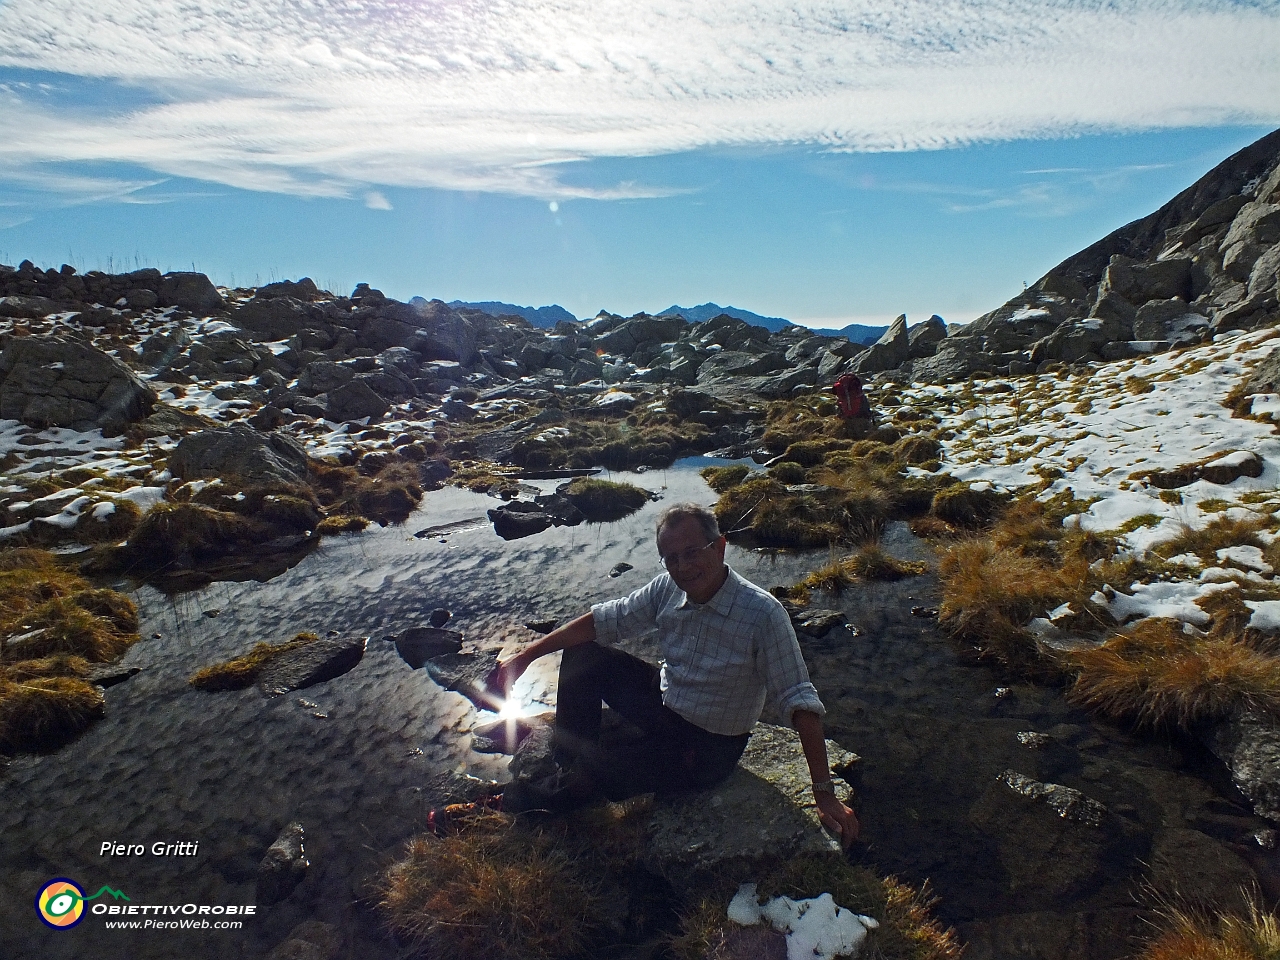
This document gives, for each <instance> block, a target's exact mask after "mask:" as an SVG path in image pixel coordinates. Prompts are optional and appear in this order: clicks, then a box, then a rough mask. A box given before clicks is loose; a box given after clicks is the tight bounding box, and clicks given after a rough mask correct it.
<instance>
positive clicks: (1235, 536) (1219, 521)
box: [1155, 516, 1263, 563]
mask: <svg viewBox="0 0 1280 960" xmlns="http://www.w3.org/2000/svg"><path fill="white" fill-rule="evenodd" d="M1262 529H1263V522H1262V519H1261V518H1256V519H1255V518H1247V519H1241V520H1236V519H1233V518H1230V517H1225V516H1224V517H1215V518H1214V519H1212V520H1210V521H1209V522H1208V523H1207V524H1205V525H1204V526H1203V527H1201V528H1200V529H1198V530H1197V529H1195V528H1193V527H1191V526H1183V528H1182V531H1181V533H1179V534H1178V536H1177V537H1175V538H1174V539H1172V540H1168V541H1165V542H1164V543H1161V544H1160V545H1159V546H1157V547H1156V548H1155V552H1156V553H1157V554H1159V555H1160V556H1162V557H1173V556H1177V555H1178V554H1180V553H1194V554H1195V555H1196V556H1198V557H1199V558H1200V559H1201V560H1202V561H1204V562H1205V563H1216V562H1217V557H1216V556H1215V554H1216V552H1217V551H1218V550H1221V549H1222V548H1224V547H1235V546H1242V545H1248V546H1255V547H1260V546H1262V545H1263V544H1262V541H1261V540H1259V539H1258V534H1259V533H1260V532H1261V531H1262Z"/></svg>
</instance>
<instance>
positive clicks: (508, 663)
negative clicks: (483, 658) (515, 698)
mask: <svg viewBox="0 0 1280 960" xmlns="http://www.w3.org/2000/svg"><path fill="white" fill-rule="evenodd" d="M527 669H529V665H528V663H526V662H525V659H524V657H522V656H520V654H518V653H517V654H516V655H515V656H512V657H509V658H508V659H506V660H499V661H498V665H497V666H496V667H494V668H493V670H492V671H491V672H490V673H489V676H488V677H486V678H485V681H484V685H485V688H486V689H487V690H489V692H491V693H493V694H495V695H497V696H499V697H501V698H502V699H504V700H505V699H506V698H507V697H509V696H511V688H512V687H514V686H515V685H516V681H517V680H519V679H520V677H521V676H522V675H523V674H524V672H525V670H527Z"/></svg>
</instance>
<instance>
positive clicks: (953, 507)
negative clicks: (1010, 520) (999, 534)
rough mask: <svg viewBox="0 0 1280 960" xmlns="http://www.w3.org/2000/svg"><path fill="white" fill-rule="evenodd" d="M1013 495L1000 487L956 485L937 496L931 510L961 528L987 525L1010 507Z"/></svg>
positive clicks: (940, 517) (935, 495)
mask: <svg viewBox="0 0 1280 960" xmlns="http://www.w3.org/2000/svg"><path fill="white" fill-rule="evenodd" d="M1009 500H1010V498H1009V495H1008V494H1005V493H1001V492H999V491H998V490H993V489H990V488H988V489H986V490H974V489H973V488H972V487H970V486H968V485H967V484H964V483H956V484H952V485H951V486H949V487H944V488H943V489H941V490H939V491H938V492H937V493H936V494H934V497H933V504H932V507H931V512H932V513H933V515H934V516H935V517H937V518H938V519H939V520H945V521H946V522H947V523H951V524H955V525H956V526H958V527H984V526H986V525H987V524H989V523H991V521H992V520H994V519H995V518H996V516H997V515H998V514H999V513H1000V511H1001V509H1002V508H1004V507H1006V506H1008V504H1009Z"/></svg>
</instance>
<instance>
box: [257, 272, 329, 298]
mask: <svg viewBox="0 0 1280 960" xmlns="http://www.w3.org/2000/svg"><path fill="white" fill-rule="evenodd" d="M254 296H255V297H256V298H257V299H260V300H269V299H271V298H273V297H289V298H290V299H293V300H305V301H308V302H309V301H312V300H320V299H322V298H323V297H324V296H325V293H324V291H322V290H320V289H319V288H318V287H317V286H316V284H315V281H314V280H312V279H311V278H310V277H303V278H302V279H301V280H296V281H295V280H277V281H276V282H275V283H268V284H267V285H266V286H265V287H259V288H258V290H257V292H256V293H255V294H254Z"/></svg>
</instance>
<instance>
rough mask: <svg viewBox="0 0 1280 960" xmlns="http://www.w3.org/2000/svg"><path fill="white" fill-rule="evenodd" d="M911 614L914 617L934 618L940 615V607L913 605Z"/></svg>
mask: <svg viewBox="0 0 1280 960" xmlns="http://www.w3.org/2000/svg"><path fill="white" fill-rule="evenodd" d="M911 615H912V616H913V617H928V618H933V617H936V616H937V615H938V608H937V607H912V608H911Z"/></svg>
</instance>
